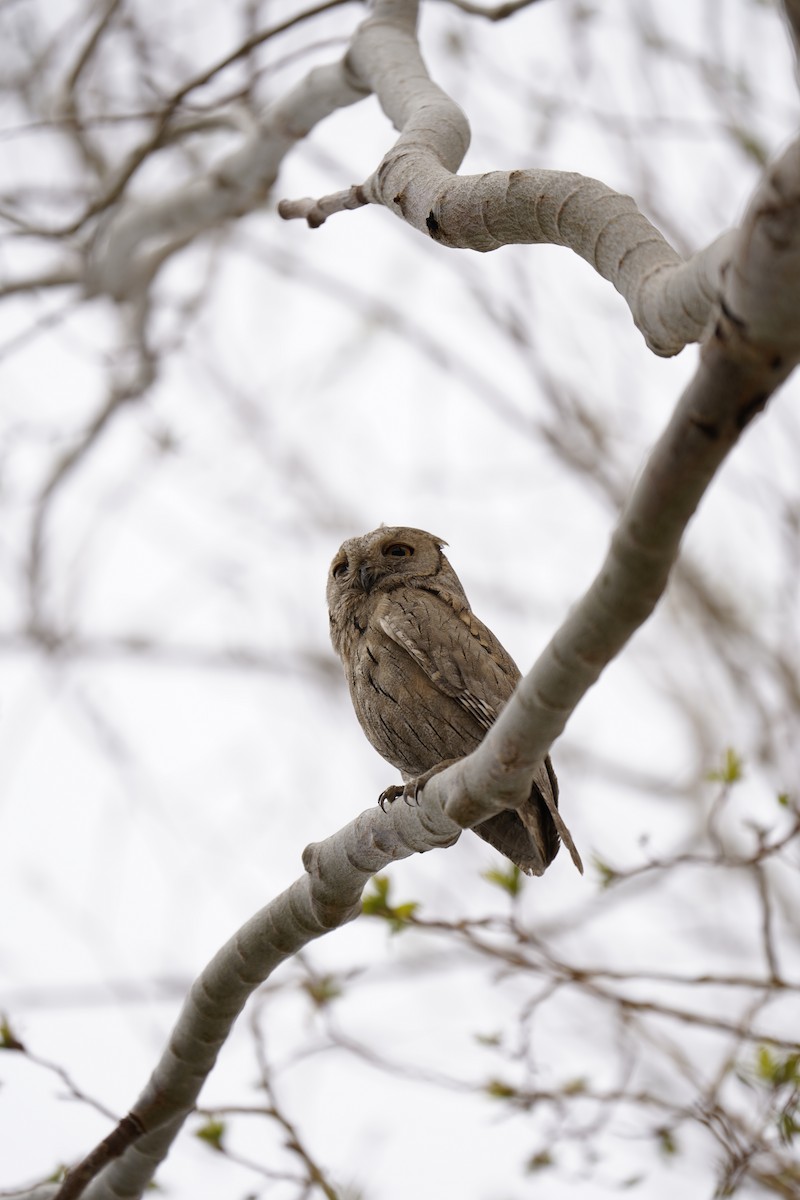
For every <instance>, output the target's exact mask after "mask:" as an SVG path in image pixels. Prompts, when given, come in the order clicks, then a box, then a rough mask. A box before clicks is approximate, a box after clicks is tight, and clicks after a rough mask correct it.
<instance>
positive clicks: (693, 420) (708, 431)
mask: <svg viewBox="0 0 800 1200" xmlns="http://www.w3.org/2000/svg"><path fill="white" fill-rule="evenodd" d="M689 424H690V425H694V427H695V429H697V430H698V431H699V432H700V433H704V434H705V435H706V437H707V438H708V439H709V441H711V442H715V441H716V440H717V438H718V437H719V429H718V427H717V426H716V425H715V424H714V423H713V421H703V420H702V419H701V418H700V417H689Z"/></svg>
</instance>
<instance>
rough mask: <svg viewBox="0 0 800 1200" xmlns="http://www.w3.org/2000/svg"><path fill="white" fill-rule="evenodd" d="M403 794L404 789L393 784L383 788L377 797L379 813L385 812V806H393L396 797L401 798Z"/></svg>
mask: <svg viewBox="0 0 800 1200" xmlns="http://www.w3.org/2000/svg"><path fill="white" fill-rule="evenodd" d="M404 794H405V788H402V787H398V786H397V784H395V783H393V784H392V786H391V787H387V788H384V789H383V791H382V792H381V794H380V796H378V804H379V805H380V808H381V812H386V805H387V804H394V802H395V800H396V799H397V798H398V796H403V795H404Z"/></svg>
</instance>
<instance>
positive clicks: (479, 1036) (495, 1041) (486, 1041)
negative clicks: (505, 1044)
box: [475, 1033, 503, 1046]
mask: <svg viewBox="0 0 800 1200" xmlns="http://www.w3.org/2000/svg"><path fill="white" fill-rule="evenodd" d="M502 1040H503V1035H502V1034H500V1033H476V1034H475V1041H476V1042H477V1043H478V1045H479V1046H499V1045H501V1044H502Z"/></svg>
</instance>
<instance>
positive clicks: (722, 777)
mask: <svg viewBox="0 0 800 1200" xmlns="http://www.w3.org/2000/svg"><path fill="white" fill-rule="evenodd" d="M743 778H744V760H743V759H741V758H740V757H739V755H738V754H737V753H736V751H735V750H732V749H731V748H730V747H728V749H727V750H726V751H725V758H724V760H723V763H722V767H721V768H720V770H719V771H709V773H708V775H706V779H707V780H708V781H709V783H726V784H732V783H738V782H739V780H740V779H743Z"/></svg>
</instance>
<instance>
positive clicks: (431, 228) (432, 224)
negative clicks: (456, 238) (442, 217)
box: [425, 209, 439, 238]
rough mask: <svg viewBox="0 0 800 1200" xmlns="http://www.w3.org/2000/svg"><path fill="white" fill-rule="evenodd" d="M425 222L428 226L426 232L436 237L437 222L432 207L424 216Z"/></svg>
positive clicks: (437, 231) (437, 234) (437, 233)
mask: <svg viewBox="0 0 800 1200" xmlns="http://www.w3.org/2000/svg"><path fill="white" fill-rule="evenodd" d="M425 224H426V225H427V226H428V232H429V233H430V235H431V237H432V238H437V237H438V236H439V222H438V221H437V220H436V215H435V213H434V211H433V209H431V211H430V212H429V213H428V215H427V217H426V218H425Z"/></svg>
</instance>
